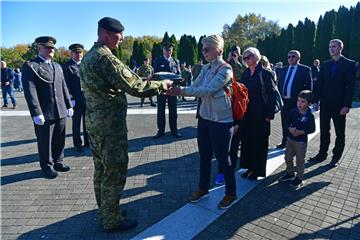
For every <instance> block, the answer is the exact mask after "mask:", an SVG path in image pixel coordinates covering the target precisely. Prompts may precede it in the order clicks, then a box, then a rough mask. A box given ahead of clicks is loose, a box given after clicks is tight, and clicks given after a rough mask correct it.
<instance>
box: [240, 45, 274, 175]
mask: <svg viewBox="0 0 360 240" xmlns="http://www.w3.org/2000/svg"><path fill="white" fill-rule="evenodd" d="M260 59H261V55H260V52H259V50H258V49H256V48H248V49H246V50H245V51H244V53H243V62H244V65H245V66H246V67H247V69H246V70H245V72H244V74H243V75H242V77H241V80H240V82H241V83H243V84H244V85H245V86H246V87H247V89H248V91H249V105H248V109H247V111H246V113H245V115H244V118H243V119H242V120H241V122H240V129H239V130H240V133H241V135H242V137H241V155H240V166H241V167H242V168H245V169H247V170H246V171H245V172H244V173H243V174H242V175H241V176H242V177H247V178H248V179H250V180H256V179H257V178H258V177H265V176H266V160H267V153H268V145H269V135H270V120H272V119H274V114H275V81H274V75H273V74H272V73H271V72H270V71H269V70H268V69H266V68H264V67H263V66H262V65H261V63H260Z"/></svg>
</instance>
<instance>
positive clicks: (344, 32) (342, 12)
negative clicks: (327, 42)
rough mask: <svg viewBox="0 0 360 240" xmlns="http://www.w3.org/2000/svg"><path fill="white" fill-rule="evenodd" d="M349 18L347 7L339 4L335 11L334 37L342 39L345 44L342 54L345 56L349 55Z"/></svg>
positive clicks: (350, 22) (350, 23)
mask: <svg viewBox="0 0 360 240" xmlns="http://www.w3.org/2000/svg"><path fill="white" fill-rule="evenodd" d="M351 20H352V19H351V14H350V11H349V9H347V8H346V7H344V6H341V7H340V8H339V10H338V12H337V18H336V23H335V35H334V37H335V38H338V39H341V41H343V43H344V46H345V48H344V51H343V54H344V55H345V56H348V55H349V43H350V30H351V25H352V21H351ZM358 31H360V29H358Z"/></svg>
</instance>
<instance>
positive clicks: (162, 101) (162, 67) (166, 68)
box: [153, 43, 181, 138]
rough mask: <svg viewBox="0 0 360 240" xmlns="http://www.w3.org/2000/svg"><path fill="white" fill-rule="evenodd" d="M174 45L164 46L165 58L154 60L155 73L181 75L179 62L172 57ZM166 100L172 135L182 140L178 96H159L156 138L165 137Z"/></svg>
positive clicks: (166, 44) (167, 44) (165, 44)
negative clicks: (178, 117) (178, 121)
mask: <svg viewBox="0 0 360 240" xmlns="http://www.w3.org/2000/svg"><path fill="white" fill-rule="evenodd" d="M173 48H174V45H173V44H172V43H164V44H163V56H161V57H158V58H156V59H155V60H154V66H153V67H154V72H155V73H157V72H170V73H175V74H180V64H179V61H178V60H177V59H175V58H173V57H172V53H173ZM166 100H167V102H168V107H169V125H170V130H171V135H172V136H173V137H176V138H180V137H181V135H180V134H179V133H178V131H177V98H176V96H169V95H158V96H157V126H158V132H157V134H156V135H155V136H154V138H160V137H162V136H164V132H165V105H166Z"/></svg>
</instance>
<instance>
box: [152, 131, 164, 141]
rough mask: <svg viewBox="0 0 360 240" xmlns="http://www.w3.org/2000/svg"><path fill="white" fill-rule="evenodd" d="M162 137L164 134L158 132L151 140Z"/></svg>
mask: <svg viewBox="0 0 360 240" xmlns="http://www.w3.org/2000/svg"><path fill="white" fill-rule="evenodd" d="M162 136H164V133H161V132H158V133H157V134H156V135H155V136H154V137H153V138H155V139H157V138H161V137H162Z"/></svg>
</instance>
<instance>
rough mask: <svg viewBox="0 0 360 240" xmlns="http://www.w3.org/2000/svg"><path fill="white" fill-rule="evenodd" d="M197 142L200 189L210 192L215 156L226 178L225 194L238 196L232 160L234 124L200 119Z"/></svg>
mask: <svg viewBox="0 0 360 240" xmlns="http://www.w3.org/2000/svg"><path fill="white" fill-rule="evenodd" d="M197 134H198V136H197V140H198V146H199V152H200V181H199V188H200V189H202V190H204V191H208V190H209V185H210V172H211V160H212V158H213V155H215V158H216V160H217V161H218V162H219V165H220V166H221V169H222V170H223V173H224V178H225V194H226V195H231V196H235V195H236V182H235V172H234V166H233V164H232V162H231V159H230V142H231V136H232V123H219V122H212V121H209V120H205V119H203V118H201V117H200V118H199V121H198V131H197Z"/></svg>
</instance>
